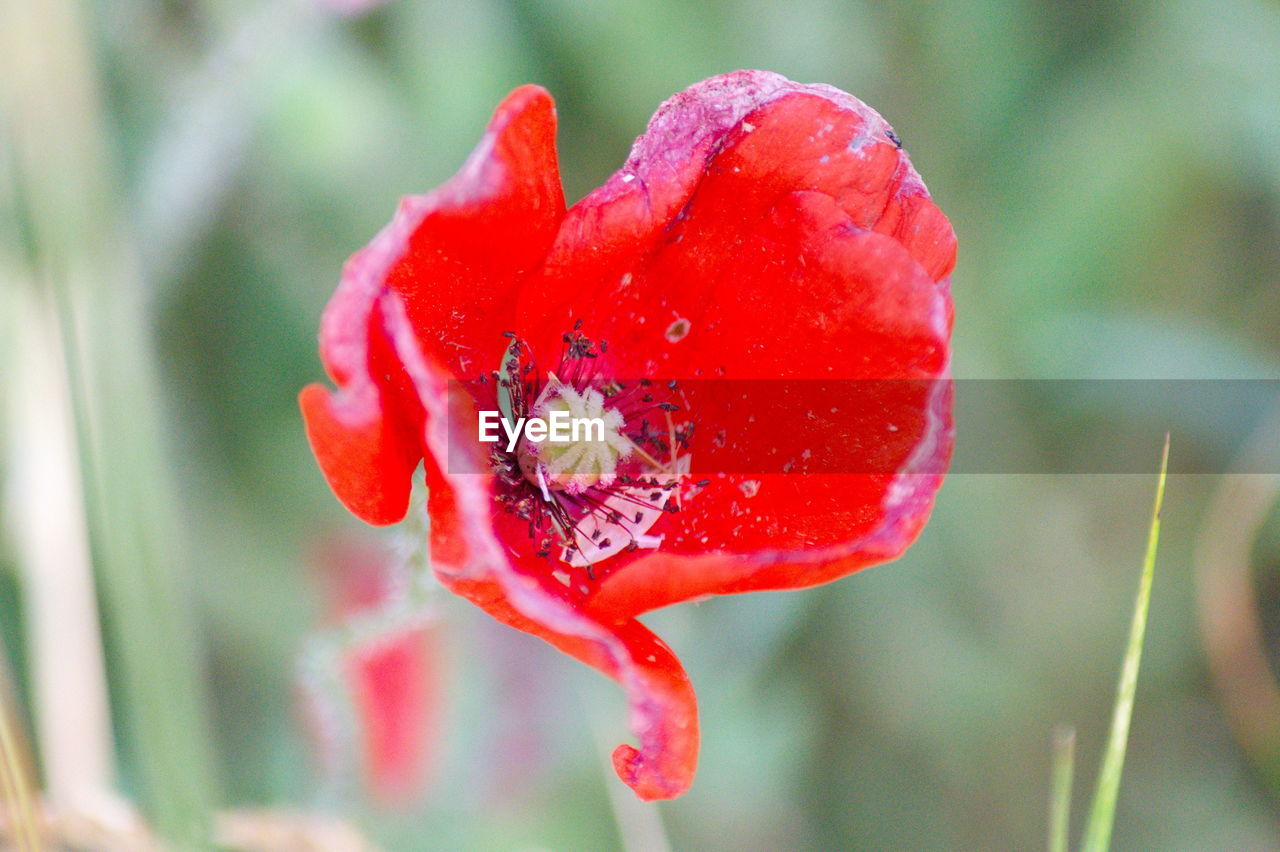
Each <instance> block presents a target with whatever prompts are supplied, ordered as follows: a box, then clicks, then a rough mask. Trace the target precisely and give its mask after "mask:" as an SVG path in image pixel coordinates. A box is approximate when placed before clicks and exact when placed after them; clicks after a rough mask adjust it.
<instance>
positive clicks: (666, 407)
mask: <svg viewBox="0 0 1280 852" xmlns="http://www.w3.org/2000/svg"><path fill="white" fill-rule="evenodd" d="M658 407H659V408H661V409H662V410H663V411H679V410H680V406H678V405H676V404H675V403H674V402H660V403H658Z"/></svg>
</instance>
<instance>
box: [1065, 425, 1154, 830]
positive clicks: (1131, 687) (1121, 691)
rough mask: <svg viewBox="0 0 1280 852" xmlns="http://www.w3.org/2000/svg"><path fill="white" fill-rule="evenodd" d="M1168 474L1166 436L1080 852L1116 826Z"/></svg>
mask: <svg viewBox="0 0 1280 852" xmlns="http://www.w3.org/2000/svg"><path fill="white" fill-rule="evenodd" d="M1168 472H1169V436H1168V435H1165V438H1164V455H1163V456H1162V458H1161V460H1160V478H1159V480H1158V481H1157V482H1156V500H1155V508H1154V509H1153V511H1152V513H1151V531H1150V532H1149V533H1148V535H1147V552H1146V556H1145V557H1144V558H1143V562H1142V579H1141V580H1140V581H1139V583H1138V598H1137V602H1136V603H1135V604H1134V608H1133V623H1132V625H1131V626H1130V628H1129V645H1128V649H1127V650H1126V651H1125V655H1124V665H1123V667H1122V668H1121V669H1120V683H1119V686H1118V687H1117V689H1116V705H1115V710H1114V711H1113V712H1112V715H1111V734H1110V736H1109V737H1108V739H1107V750H1106V752H1105V753H1104V754H1103V756H1102V766H1101V767H1099V769H1098V783H1097V786H1096V787H1095V788H1094V791H1093V806H1092V807H1091V808H1090V809H1089V820H1088V822H1087V823H1086V824H1085V830H1084V841H1083V842H1082V844H1081V849H1082V850H1083V852H1105V850H1107V849H1109V848H1110V846H1111V827H1112V825H1113V824H1114V823H1115V815H1116V797H1117V796H1118V795H1119V792H1120V774H1121V772H1122V771H1123V770H1124V753H1125V748H1126V746H1127V745H1128V742H1129V722H1130V720H1131V719H1132V718H1133V700H1134V695H1135V693H1136V692H1137V691H1138V665H1139V664H1140V663H1141V661H1142V640H1143V636H1144V635H1145V633H1146V629H1147V610H1148V608H1149V607H1150V604H1151V581H1152V579H1153V578H1154V576H1155V568H1156V548H1157V546H1158V545H1159V542H1160V507H1161V505H1162V504H1163V502H1164V484H1165V479H1166V477H1167V476H1168Z"/></svg>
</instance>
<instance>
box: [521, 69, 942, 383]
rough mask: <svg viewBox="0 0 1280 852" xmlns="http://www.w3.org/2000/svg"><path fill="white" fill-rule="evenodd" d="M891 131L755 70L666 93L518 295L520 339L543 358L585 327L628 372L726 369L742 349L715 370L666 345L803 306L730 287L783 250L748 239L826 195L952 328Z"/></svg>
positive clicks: (925, 216) (912, 183)
mask: <svg viewBox="0 0 1280 852" xmlns="http://www.w3.org/2000/svg"><path fill="white" fill-rule="evenodd" d="M890 133H891V131H890V128H889V126H888V124H886V123H885V121H884V120H883V119H882V118H881V117H880V116H879V115H878V114H877V113H876V112H875V111H874V110H872V109H871V108H870V107H867V106H866V105H865V104H863V103H862V102H861V101H858V100H857V99H856V98H854V97H852V96H850V95H847V94H845V93H843V92H839V91H838V90H835V89H832V88H830V87H828V86H802V85H798V84H795V83H792V82H790V81H788V80H786V79H785V78H782V77H780V76H778V75H776V74H769V73H765V72H759V71H743V72H736V73H734V74H727V75H724V76H722V77H717V78H713V79H711V80H707V81H704V82H702V83H699V84H697V85H695V86H693V87H691V88H690V89H689V90H688V91H686V92H683V93H681V94H679V95H676V96H675V97H674V98H672V99H671V100H670V101H668V102H667V103H666V104H664V105H663V107H662V108H661V109H659V111H658V113H657V114H656V115H655V116H654V118H653V120H652V121H651V122H650V125H649V129H648V131H647V132H646V133H645V135H644V136H642V137H640V138H639V139H638V140H637V141H636V143H635V145H634V147H633V148H632V154H631V158H630V159H629V160H628V162H627V163H626V165H625V166H624V167H623V168H622V169H621V170H620V171H619V172H617V173H616V174H614V175H613V177H611V178H610V179H609V181H608V182H607V183H606V184H605V185H604V186H603V187H601V188H600V189H598V190H596V191H594V192H592V193H591V194H590V195H588V196H587V197H586V198H584V199H583V200H582V201H581V202H579V203H578V204H576V205H574V206H573V208H571V209H570V210H569V211H568V213H567V214H566V217H565V221H564V225H563V226H562V228H561V231H560V236H559V238H558V239H557V240H556V244H555V246H554V248H553V249H552V252H551V256H550V258H549V259H548V261H547V269H546V274H545V275H544V276H542V277H541V278H540V279H537V280H535V281H533V282H531V284H530V286H528V287H526V288H525V289H524V290H523V291H522V293H521V320H522V326H521V331H522V333H523V334H524V336H525V337H526V338H527V339H529V340H530V342H531V343H532V344H533V346H534V352H535V355H536V356H537V357H538V359H539V360H548V358H549V356H550V354H551V353H554V352H555V351H557V349H558V341H559V336H560V334H562V333H563V331H564V330H566V329H567V328H568V327H569V326H570V325H571V324H572V322H573V321H574V319H576V318H580V317H584V318H586V319H587V320H588V325H587V326H586V330H587V332H588V333H589V334H590V335H592V336H594V337H598V338H605V339H607V340H608V341H609V344H610V346H611V347H612V348H613V349H614V350H615V351H616V352H618V353H620V354H619V355H618V356H617V359H618V363H617V365H616V366H618V367H619V369H620V371H621V372H622V373H624V374H630V375H633V376H638V375H651V374H653V373H655V372H657V373H661V374H663V375H678V373H679V371H680V370H681V369H686V368H687V369H693V368H696V367H702V368H703V369H711V368H713V367H716V366H720V365H721V364H723V365H724V366H728V367H730V368H732V367H733V362H735V361H737V360H738V358H739V356H740V355H741V354H742V352H743V350H744V349H745V348H746V347H745V345H744V344H745V341H741V340H739V341H737V345H736V346H734V347H733V348H732V349H731V350H729V351H725V352H721V353H719V355H720V357H719V363H717V360H716V357H715V356H716V354H717V353H715V352H710V351H707V352H702V353H698V355H699V356H700V357H697V358H695V357H694V353H693V352H691V350H693V349H695V348H696V346H695V345H694V339H693V337H692V336H690V337H689V338H688V339H687V342H684V343H681V344H678V345H675V344H672V343H671V342H669V341H668V340H666V339H665V336H664V332H665V331H666V330H667V329H668V328H669V327H670V326H671V323H672V322H674V321H675V320H676V319H678V318H687V319H690V320H694V324H693V331H694V333H695V334H696V333H697V332H698V331H699V329H700V328H703V329H705V327H706V323H705V322H704V323H698V322H697V319H698V318H700V317H702V316H703V315H704V314H708V312H711V315H715V316H718V315H719V313H720V312H721V311H723V310H726V309H728V310H733V309H734V308H735V306H739V307H740V308H741V309H742V310H743V311H744V312H746V313H749V314H752V315H753V316H755V317H756V318H757V319H766V318H767V314H766V311H767V310H768V309H770V308H778V307H782V308H785V310H784V311H783V313H782V317H783V318H787V317H790V316H791V315H793V314H796V313H804V312H806V311H808V310H809V308H810V305H809V304H808V303H807V302H806V300H805V294H796V295H794V296H792V297H791V298H788V295H789V294H788V293H786V292H778V293H772V294H770V295H771V297H772V299H773V301H774V303H775V304H773V305H770V304H767V303H766V304H761V303H759V302H758V301H752V299H751V298H749V297H750V296H752V295H754V294H752V293H751V292H750V289H749V288H747V289H748V292H747V293H746V294H743V293H742V290H743V287H742V286H741V284H740V282H738V281H736V280H734V279H733V278H732V277H731V276H730V275H729V272H730V267H731V266H733V265H734V262H735V260H739V261H740V259H741V256H742V255H743V254H744V253H745V252H751V251H753V250H754V251H755V254H756V256H755V257H753V259H752V262H753V263H768V262H770V261H771V260H773V259H775V258H776V257H777V254H778V251H779V250H780V249H777V248H775V249H774V254H773V255H772V256H771V255H770V254H769V249H770V248H772V247H770V246H767V245H761V244H760V243H759V234H760V230H761V228H762V227H763V225H764V223H766V222H767V221H768V220H769V219H770V218H771V217H775V218H776V216H777V215H778V213H777V212H776V211H777V209H778V208H779V206H780V205H784V204H786V203H788V202H787V199H788V197H789V196H791V195H792V194H793V193H796V192H811V193H815V194H819V195H822V196H825V197H827V198H829V199H830V201H831V202H832V206H833V207H834V209H836V210H838V211H841V212H842V213H843V214H844V217H845V218H844V222H845V224H846V226H847V227H849V228H852V229H854V230H857V231H874V232H877V233H884V234H885V236H886V239H884V240H883V242H884V243H885V244H889V245H893V246H895V247H897V250H898V253H899V254H901V255H902V259H901V260H897V259H895V260H892V261H891V263H892V264H896V265H898V266H901V265H903V264H904V263H908V262H909V261H915V264H913V266H918V268H919V269H920V270H921V271H920V273H918V274H921V275H922V276H923V277H924V278H926V279H929V280H932V281H936V282H939V283H940V286H939V287H938V288H936V292H935V293H934V294H933V295H934V296H935V297H936V298H937V299H938V301H939V303H940V304H941V305H944V307H945V310H942V311H941V312H940V314H941V315H940V316H939V317H938V319H941V320H943V321H944V322H945V323H946V324H947V325H948V326H949V317H950V313H949V311H950V309H949V303H948V302H947V295H946V285H945V283H942V281H943V278H944V276H945V275H946V274H947V273H949V271H950V268H951V266H952V265H953V263H954V256H955V238H954V235H953V234H952V233H951V230H950V227H949V225H948V224H947V222H946V220H945V218H944V217H942V216H941V214H940V213H938V212H937V210H936V208H934V207H933V205H932V203H931V202H929V200H928V195H927V193H926V191H925V188H924V185H923V183H922V182H921V181H920V178H919V175H918V174H916V172H915V170H914V169H913V168H912V167H911V164H910V161H909V160H908V159H907V157H906V154H905V152H903V151H902V150H901V149H899V148H898V147H897V144H896V143H895V142H894V141H893V137H891V136H890ZM753 239H754V240H756V243H755V244H754V245H753V244H752V240H753ZM781 248H785V246H784V247H781ZM762 249H764V251H763V252H762V251H761V250H762ZM870 259H871V260H872V261H877V260H878V258H877V257H875V255H872V256H871V257H870ZM743 265H744V264H742V263H740V262H739V263H737V267H738V268H740V267H741V266H743ZM889 274H890V275H893V274H895V273H893V272H892V270H890V272H889ZM884 284H885V282H878V284H877V287H878V289H881V290H882V291H883V297H884V298H890V299H891V298H895V297H896V296H897V295H898V294H897V293H896V292H895V291H894V290H893V288H892V286H889V287H886V286H884ZM906 312H907V310H905V309H904V313H906ZM929 319H930V320H932V319H934V318H932V317H931V318H929ZM944 333H945V331H944ZM788 342H789V341H780V342H778V344H777V345H775V344H774V342H773V341H770V343H769V349H770V350H771V351H773V352H779V351H787V350H788V349H789V348H791V347H789V346H788V345H787V344H788ZM812 349H813V351H814V352H815V353H820V352H821V351H822V350H821V346H815V347H812ZM793 351H794V350H793ZM742 374H743V373H741V372H739V373H737V375H742ZM791 374H792V375H800V374H803V371H802V370H794V369H793V370H792V372H791ZM682 377H688V375H685V376H682Z"/></svg>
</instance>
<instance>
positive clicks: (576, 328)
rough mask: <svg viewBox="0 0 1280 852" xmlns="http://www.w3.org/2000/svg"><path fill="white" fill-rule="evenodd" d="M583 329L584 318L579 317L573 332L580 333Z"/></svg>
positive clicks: (574, 324) (575, 321)
mask: <svg viewBox="0 0 1280 852" xmlns="http://www.w3.org/2000/svg"><path fill="white" fill-rule="evenodd" d="M581 328H582V317H578V319H576V320H574V323H573V330H574V331H578V330H579V329H581Z"/></svg>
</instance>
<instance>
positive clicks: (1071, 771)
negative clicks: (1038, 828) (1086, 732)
mask: <svg viewBox="0 0 1280 852" xmlns="http://www.w3.org/2000/svg"><path fill="white" fill-rule="evenodd" d="M1075 762H1076V729H1075V728H1072V727H1070V726H1068V725H1063V726H1061V727H1059V728H1058V729H1057V730H1055V731H1054V732H1053V789H1052V791H1051V792H1050V795H1049V852H1067V842H1068V832H1069V831H1070V828H1071V782H1072V780H1073V777H1074V775H1075Z"/></svg>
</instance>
